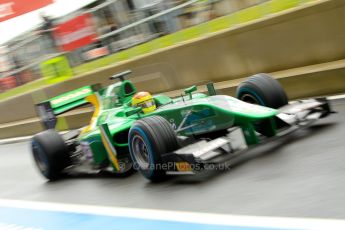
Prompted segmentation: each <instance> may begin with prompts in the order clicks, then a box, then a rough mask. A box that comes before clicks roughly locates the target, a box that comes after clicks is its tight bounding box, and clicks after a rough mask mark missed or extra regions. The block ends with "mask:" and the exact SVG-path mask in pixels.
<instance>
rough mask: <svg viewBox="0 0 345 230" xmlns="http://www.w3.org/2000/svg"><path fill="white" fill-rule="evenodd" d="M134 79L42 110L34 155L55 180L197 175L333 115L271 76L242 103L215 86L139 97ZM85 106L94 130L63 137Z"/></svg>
mask: <svg viewBox="0 0 345 230" xmlns="http://www.w3.org/2000/svg"><path fill="white" fill-rule="evenodd" d="M128 74H130V71H126V72H123V73H120V74H117V75H115V76H113V77H111V80H115V81H117V82H116V83H114V84H112V85H110V86H108V87H105V88H100V87H99V86H96V85H94V86H85V87H82V88H80V89H77V90H73V91H71V92H67V93H65V94H63V95H60V96H57V97H55V98H52V99H50V100H48V101H45V102H42V103H40V104H38V105H36V107H37V111H38V115H39V116H40V117H41V119H42V122H43V124H44V126H45V127H46V129H47V130H45V131H43V132H41V133H38V134H37V135H35V136H34V137H33V138H32V153H33V157H34V159H35V162H36V165H37V167H38V169H39V170H40V172H41V173H42V175H43V176H45V177H46V178H47V179H48V180H56V179H59V178H60V176H61V175H63V174H65V173H73V172H79V171H87V172H99V171H111V172H112V173H115V174H127V173H129V172H131V171H133V169H135V170H138V171H140V172H141V174H142V175H143V176H144V177H146V178H147V179H149V180H151V181H161V180H163V179H164V178H166V176H167V175H169V174H194V173H197V172H199V171H203V170H205V169H206V170H207V169H208V168H209V166H210V165H215V164H219V163H222V162H226V161H229V160H231V159H232V158H234V157H236V156H238V155H240V154H244V153H245V150H246V149H247V148H248V147H252V146H256V145H258V144H260V143H263V142H265V141H268V140H274V139H275V138H278V137H280V136H282V135H285V134H287V133H289V132H291V131H293V130H296V129H298V128H299V127H301V126H304V125H309V124H311V123H312V122H313V121H315V120H317V119H319V118H323V117H325V116H327V115H329V114H330V113H331V112H332V111H331V108H330V105H329V102H328V101H327V100H326V99H324V98H319V99H309V100H303V101H296V102H293V103H290V104H289V103H288V98H287V96H286V93H285V92H284V90H283V88H282V86H281V85H280V84H279V83H278V81H277V80H275V79H273V78H271V77H270V76H269V75H267V74H256V75H254V76H252V77H250V78H249V79H248V80H246V81H244V82H242V83H241V84H240V85H239V87H238V89H237V93H236V98H235V97H230V96H227V95H217V93H216V90H215V88H214V86H213V84H212V83H209V84H207V89H208V93H207V94H204V93H197V92H196V91H197V87H196V86H192V87H190V88H188V89H186V90H185V94H184V95H182V96H180V97H177V98H170V97H168V96H165V95H153V96H152V95H151V94H150V93H148V92H137V90H136V88H135V86H134V85H133V84H132V82H131V81H129V80H125V76H126V75H128ZM85 103H91V104H92V105H93V106H94V114H93V116H92V118H91V121H90V124H89V125H88V126H86V127H84V128H83V129H80V130H74V131H70V132H67V133H65V134H63V135H60V134H59V133H58V132H56V131H55V130H54V128H55V125H56V116H57V115H59V114H62V113H64V112H67V111H69V110H71V109H75V108H76V107H79V106H82V105H84V104H85Z"/></svg>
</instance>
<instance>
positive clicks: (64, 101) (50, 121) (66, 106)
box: [35, 84, 100, 129]
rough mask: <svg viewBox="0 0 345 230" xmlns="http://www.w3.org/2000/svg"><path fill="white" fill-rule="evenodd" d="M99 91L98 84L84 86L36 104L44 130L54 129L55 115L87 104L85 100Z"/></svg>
mask: <svg viewBox="0 0 345 230" xmlns="http://www.w3.org/2000/svg"><path fill="white" fill-rule="evenodd" d="M99 89H100V85H99V84H96V85H92V86H84V87H81V88H79V89H75V90H72V91H69V92H67V93H63V94H61V95H58V96H56V97H53V98H51V99H49V100H46V101H43V102H41V103H38V104H36V105H35V107H36V112H37V115H38V117H39V118H40V119H41V122H42V124H43V126H44V128H45V129H54V128H55V126H56V123H57V118H56V116H57V115H60V114H63V113H66V112H68V111H70V110H72V109H75V108H78V107H80V106H83V105H85V104H87V103H88V102H87V101H86V100H85V98H86V97H87V96H89V95H91V94H93V93H94V92H96V91H98V90H99Z"/></svg>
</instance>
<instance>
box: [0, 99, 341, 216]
mask: <svg viewBox="0 0 345 230" xmlns="http://www.w3.org/2000/svg"><path fill="white" fill-rule="evenodd" d="M333 104H334V109H335V110H337V111H338V112H339V113H338V114H335V115H332V116H331V117H328V118H326V119H323V120H321V121H319V122H317V123H315V124H314V125H313V126H312V127H310V128H307V129H304V130H299V131H297V132H295V133H293V134H291V135H289V136H287V137H284V138H282V139H281V140H280V141H278V142H274V143H269V144H266V145H265V146H261V147H260V148H257V149H254V150H251V151H250V152H248V153H247V154H245V155H243V156H242V157H240V158H239V159H238V160H236V162H233V166H232V169H231V170H229V171H225V172H217V173H213V174H212V173H211V174H210V175H201V176H197V177H191V176H187V177H175V178H172V179H170V180H168V181H166V182H163V183H160V184H152V183H149V182H148V181H146V180H145V179H144V178H143V177H142V176H141V175H139V174H134V175H131V176H130V177H127V178H115V177H111V176H82V177H78V178H70V179H64V180H61V181H58V182H54V183H46V182H45V180H44V179H43V178H42V177H41V176H40V175H39V174H38V172H37V171H36V168H35V167H34V165H33V161H32V159H31V155H30V151H29V143H28V142H23V143H17V144H9V145H0V199H20V200H32V201H47V202H60V203H75V204H91V205H103V206H121V207H133V208H154V209H166V210H185V211H197V212H213V213H227V214H243V215H263V216H292V217H317V218H345V100H339V101H334V102H333Z"/></svg>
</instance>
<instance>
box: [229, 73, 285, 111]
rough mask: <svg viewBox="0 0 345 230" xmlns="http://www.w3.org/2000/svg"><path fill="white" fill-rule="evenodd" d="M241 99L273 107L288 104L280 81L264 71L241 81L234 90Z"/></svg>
mask: <svg viewBox="0 0 345 230" xmlns="http://www.w3.org/2000/svg"><path fill="white" fill-rule="evenodd" d="M236 97H237V98H238V99H240V100H242V101H245V102H248V103H252V104H258V105H262V106H266V107H270V108H273V109H277V108H280V107H282V106H284V105H287V104H288V97H287V96H286V93H285V91H284V89H283V87H282V86H281V85H280V83H279V82H278V81H277V80H276V79H274V78H272V77H271V76H270V75H268V74H265V73H259V74H256V75H253V76H251V77H249V78H248V80H246V81H244V82H242V83H241V84H240V85H239V86H238V88H237V91H236Z"/></svg>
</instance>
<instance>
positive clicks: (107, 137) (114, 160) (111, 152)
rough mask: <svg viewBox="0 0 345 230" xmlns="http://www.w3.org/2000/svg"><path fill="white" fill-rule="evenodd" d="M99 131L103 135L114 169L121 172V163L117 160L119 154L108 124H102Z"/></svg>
mask: <svg viewBox="0 0 345 230" xmlns="http://www.w3.org/2000/svg"><path fill="white" fill-rule="evenodd" d="M99 130H100V133H101V139H102V142H103V145H104V148H105V150H106V151H107V154H108V157H109V159H110V161H111V163H112V165H113V167H114V169H115V170H116V171H117V172H119V171H120V170H121V169H120V163H119V160H118V159H117V152H116V149H115V147H114V146H115V144H114V142H113V139H112V138H111V134H110V130H109V127H108V124H102V125H100V126H99Z"/></svg>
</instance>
